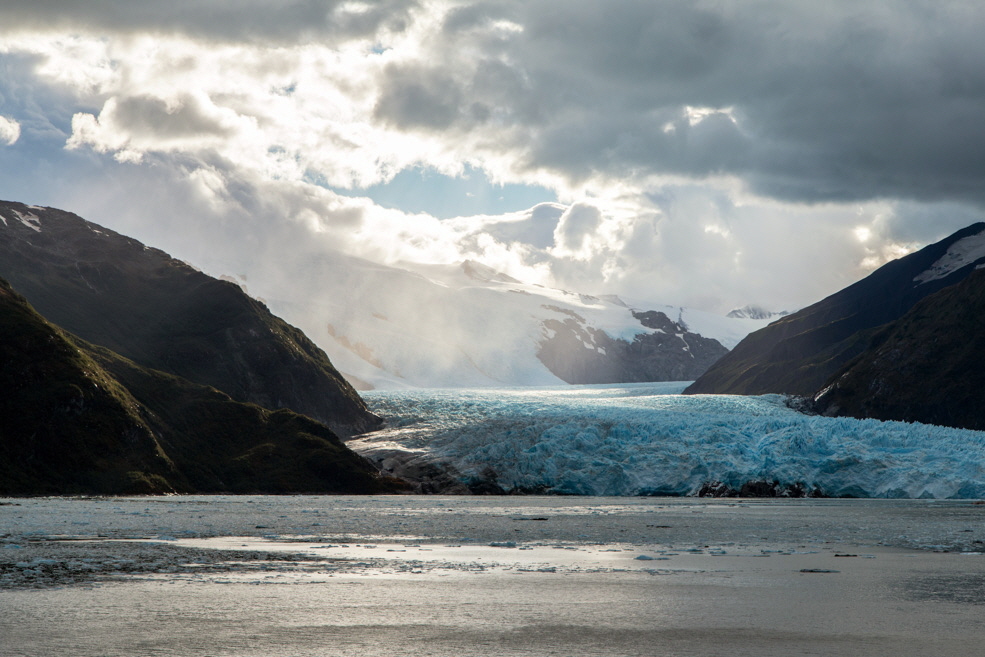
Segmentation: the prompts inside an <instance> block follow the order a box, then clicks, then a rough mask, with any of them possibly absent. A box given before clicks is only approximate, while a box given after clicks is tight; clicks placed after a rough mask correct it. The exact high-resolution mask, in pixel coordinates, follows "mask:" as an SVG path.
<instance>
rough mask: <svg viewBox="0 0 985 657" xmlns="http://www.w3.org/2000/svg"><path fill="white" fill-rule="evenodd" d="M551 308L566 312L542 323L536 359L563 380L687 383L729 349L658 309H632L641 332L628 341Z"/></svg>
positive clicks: (573, 315)
mask: <svg viewBox="0 0 985 657" xmlns="http://www.w3.org/2000/svg"><path fill="white" fill-rule="evenodd" d="M553 309H554V310H555V311H557V312H558V313H561V314H563V315H567V316H566V317H565V318H564V319H548V320H546V321H545V322H544V330H545V334H546V338H545V339H544V340H543V341H542V342H541V344H540V346H539V350H538V353H537V358H539V359H540V361H541V362H542V363H544V365H546V366H547V368H548V369H549V370H551V372H553V373H554V374H555V375H556V376H557V377H559V378H560V379H562V380H564V381H566V382H567V383H643V382H647V381H691V380H694V379H695V378H697V377H698V376H699V375H700V374H702V373H703V372H704V371H705V370H707V369H708V367H710V366H711V364H712V363H714V362H715V361H717V360H718V359H719V358H721V357H722V356H724V355H725V354H726V353H728V350H727V349H726V348H725V347H723V346H722V345H721V343H719V342H718V341H717V340H713V339H710V338H705V337H702V336H701V335H698V334H696V333H691V332H690V331H688V330H687V327H685V326H683V325H682V324H680V323H678V322H675V321H673V320H671V319H670V318H669V317H667V315H666V314H664V313H662V312H658V311H652V310H651V311H647V312H634V313H633V316H634V317H635V318H636V319H637V320H638V321H639V322H640V325H641V333H639V334H637V335H636V336H634V338H633V340H632V341H628V340H622V339H617V338H613V337H611V336H610V335H609V334H608V333H606V332H605V331H601V330H599V329H596V328H594V327H592V326H588V325H587V323H586V322H585V320H584V319H583V318H582V317H580V316H579V315H578V314H577V313H575V312H573V311H570V310H565V309H561V308H556V307H555V308H553ZM643 329H650V331H643Z"/></svg>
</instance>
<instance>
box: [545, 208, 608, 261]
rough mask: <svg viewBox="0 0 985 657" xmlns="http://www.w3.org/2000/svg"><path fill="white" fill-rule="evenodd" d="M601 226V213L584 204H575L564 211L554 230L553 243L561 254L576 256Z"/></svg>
mask: <svg viewBox="0 0 985 657" xmlns="http://www.w3.org/2000/svg"><path fill="white" fill-rule="evenodd" d="M601 224H602V213H601V212H600V211H599V209H598V208H596V207H594V206H592V205H588V204H586V203H575V204H574V205H572V206H571V207H570V208H568V209H567V210H565V211H564V214H562V215H561V218H560V219H559V220H558V223H557V227H556V228H555V229H554V243H555V244H556V245H557V250H558V251H559V252H561V253H568V254H577V253H579V252H581V251H582V250H584V249H585V246H586V244H585V242H586V240H588V238H590V237H591V236H592V235H594V234H595V232H596V231H597V230H598V228H599V226H600V225H601Z"/></svg>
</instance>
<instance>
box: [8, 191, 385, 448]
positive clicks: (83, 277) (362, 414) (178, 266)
mask: <svg viewBox="0 0 985 657" xmlns="http://www.w3.org/2000/svg"><path fill="white" fill-rule="evenodd" d="M0 276H3V277H5V278H6V279H7V280H8V281H10V283H11V284H12V285H13V287H14V288H15V289H17V291H18V292H19V293H21V294H23V295H24V296H25V297H27V299H28V300H29V301H30V302H31V304H32V306H34V307H35V308H36V309H37V310H38V312H40V313H41V314H42V315H43V316H44V317H45V318H47V319H48V320H50V321H51V322H53V323H54V324H56V325H58V326H60V327H62V328H64V329H65V330H67V331H69V332H71V333H73V334H74V335H77V336H79V337H80V338H82V339H84V340H86V341H88V342H91V343H93V344H98V345H101V346H104V347H106V348H108V349H110V350H112V351H114V352H115V353H117V354H120V355H121V356H123V357H125V358H128V359H130V360H133V361H134V362H136V363H139V364H140V365H141V366H143V367H147V368H152V369H156V370H160V371H162V372H167V373H170V374H174V375H177V376H180V377H182V378H185V379H188V380H189V381H193V382H195V383H199V384H202V385H208V386H213V387H215V388H218V389H219V390H222V391H223V392H225V393H226V394H228V395H229V396H230V397H232V398H233V399H236V400H238V401H242V402H251V403H255V404H257V405H259V406H263V407H266V408H289V409H291V410H293V411H295V412H297V413H302V414H305V415H308V416H309V417H311V418H313V419H315V420H318V421H319V422H322V423H324V424H326V425H328V426H329V427H330V428H332V429H333V430H334V431H336V432H338V433H339V434H341V435H351V434H354V433H360V432H362V431H366V430H368V429H371V428H374V427H376V426H378V424H379V422H378V419H377V418H376V417H375V416H373V415H372V414H371V413H370V412H369V411H368V410H367V409H366V406H365V404H364V403H363V401H362V400H361V399H360V398H359V396H358V394H357V393H356V392H355V390H354V389H353V388H352V386H351V385H350V384H349V383H348V382H347V381H345V379H344V378H343V377H342V375H340V374H339V373H338V371H337V370H336V369H335V367H334V366H333V365H332V363H331V362H330V361H329V359H328V357H327V356H326V354H325V353H324V351H322V350H321V349H320V348H318V347H317V346H316V345H315V344H314V343H312V342H311V341H310V340H309V339H308V338H307V337H306V336H305V335H304V334H303V333H302V332H301V331H300V330H298V329H297V328H295V327H293V326H291V325H289V324H287V323H286V322H284V321H283V320H281V319H280V318H278V317H276V316H274V315H273V314H271V313H270V311H269V310H268V309H267V307H266V306H265V305H264V304H263V303H261V302H259V301H257V300H256V299H253V298H250V297H249V296H247V295H246V294H245V293H244V292H243V290H242V289H241V288H240V287H239V286H237V285H235V284H234V283H231V282H227V281H221V280H217V279H215V278H212V277H210V276H207V275H205V274H203V273H202V272H200V271H197V270H196V269H194V268H192V267H191V266H189V265H187V264H185V263H183V262H180V261H178V260H175V259H174V258H172V257H170V256H169V255H167V254H166V253H164V252H163V251H159V250H157V249H153V248H150V247H147V246H144V245H143V244H141V243H140V242H138V241H136V240H133V239H130V238H128V237H124V236H122V235H120V234H118V233H115V232H113V231H112V230H109V229H108V228H103V227H101V226H97V225H96V224H92V223H90V222H88V221H85V220H84V219H82V218H80V217H78V216H76V215H74V214H71V213H68V212H64V211H61V210H56V209H53V208H42V207H37V206H25V205H23V204H20V203H10V202H0Z"/></svg>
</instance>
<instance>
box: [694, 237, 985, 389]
mask: <svg viewBox="0 0 985 657" xmlns="http://www.w3.org/2000/svg"><path fill="white" fill-rule="evenodd" d="M982 263H985V223H977V224H974V225H972V226H969V227H967V228H965V229H963V230H960V231H958V232H957V233H955V234H953V235H951V236H950V237H947V238H946V239H943V240H941V241H940V242H937V243H936V244H932V245H930V246H927V247H925V248H924V249H921V250H920V251H917V252H915V253H911V254H909V255H907V256H905V257H903V258H900V259H898V260H894V261H892V262H890V263H887V264H886V265H884V266H882V267H880V268H879V269H877V270H876V271H874V272H873V273H872V274H870V275H869V276H867V277H866V278H864V279H862V280H861V281H859V282H857V283H855V284H854V285H851V286H849V287H847V288H845V289H843V290H841V291H840V292H836V293H835V294H833V295H831V296H829V297H827V298H826V299H823V300H822V301H819V302H817V303H815V304H813V305H811V306H808V307H807V308H804V309H802V310H799V311H797V312H795V313H793V314H791V315H787V316H786V317H782V318H780V319H778V320H776V321H774V322H773V323H772V324H770V325H769V326H767V327H765V328H763V329H760V330H758V331H755V332H753V333H750V334H749V335H748V336H747V337H746V338H745V339H744V340H742V342H740V343H739V344H738V345H737V346H736V347H735V349H733V350H732V351H731V352H729V354H728V355H727V356H725V357H724V358H722V359H721V360H720V361H718V362H717V363H715V364H714V365H713V366H712V367H711V368H709V369H708V371H707V372H705V373H704V374H703V375H702V376H701V377H699V378H698V379H697V380H696V381H695V382H694V383H693V384H692V385H691V386H690V387H688V388H687V390H685V392H686V393H690V394H694V393H717V394H747V395H757V394H765V393H787V394H795V395H804V396H809V395H813V394H814V393H815V392H817V391H818V390H819V389H821V388H822V387H823V386H824V385H825V384H826V383H827V381H828V379H829V378H830V377H831V376H832V375H834V374H835V373H836V372H838V371H839V370H840V369H841V368H842V367H844V366H845V365H846V364H847V363H848V362H849V361H850V360H852V359H853V358H855V357H856V356H858V355H860V354H861V353H862V352H864V351H865V350H866V349H867V348H868V346H869V339H870V337H871V334H870V333H868V331H869V330H871V329H874V328H876V327H878V326H881V325H883V324H886V323H888V322H892V321H895V320H897V319H899V318H900V317H902V316H903V315H904V314H905V313H907V312H908V311H909V310H910V309H911V308H912V307H913V306H914V305H915V304H916V303H917V302H918V301H920V300H921V299H923V298H925V297H927V296H929V295H931V294H934V293H935V292H938V291H940V290H942V289H944V288H946V287H948V286H951V285H954V284H955V283H958V282H960V281H961V280H963V279H964V278H965V277H967V276H968V275H969V274H970V273H971V272H973V271H974V270H975V268H976V267H978V266H979V265H981V264H982Z"/></svg>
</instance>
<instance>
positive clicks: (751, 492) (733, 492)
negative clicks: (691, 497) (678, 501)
mask: <svg viewBox="0 0 985 657" xmlns="http://www.w3.org/2000/svg"><path fill="white" fill-rule="evenodd" d="M696 496H697V497H827V496H826V495H825V494H824V492H823V491H821V489H819V488H817V487H813V488H812V487H809V486H807V485H806V484H804V483H803V482H795V483H792V484H781V483H780V482H779V481H777V480H775V479H774V480H772V481H768V480H766V479H757V480H752V481H747V482H745V483H744V484H742V485H741V486H739V487H738V488H735V487H733V486H730V485H728V484H727V483H725V482H723V481H708V482H705V483H704V484H703V485H702V486H701V488H700V489H699V490H698V492H697V493H696Z"/></svg>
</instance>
